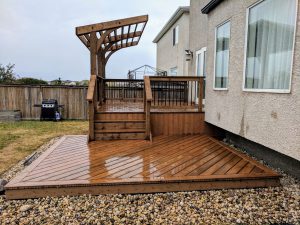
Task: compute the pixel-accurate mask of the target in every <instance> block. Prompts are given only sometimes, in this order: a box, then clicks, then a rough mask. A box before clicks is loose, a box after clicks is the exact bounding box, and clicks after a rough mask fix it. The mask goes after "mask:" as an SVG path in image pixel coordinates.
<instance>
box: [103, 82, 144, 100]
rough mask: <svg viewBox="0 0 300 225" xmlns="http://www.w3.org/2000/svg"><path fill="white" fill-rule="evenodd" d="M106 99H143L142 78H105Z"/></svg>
mask: <svg viewBox="0 0 300 225" xmlns="http://www.w3.org/2000/svg"><path fill="white" fill-rule="evenodd" d="M104 87H105V99H106V100H133V101H139V100H140V101H143V94H144V93H143V91H144V80H128V79H105V80H104Z"/></svg>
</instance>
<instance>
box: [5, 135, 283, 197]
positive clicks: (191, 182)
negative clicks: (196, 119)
mask: <svg viewBox="0 0 300 225" xmlns="http://www.w3.org/2000/svg"><path fill="white" fill-rule="evenodd" d="M279 177H280V176H279V175H278V174H277V173H276V172H274V171H272V170H271V169H269V168H267V167H265V166H264V165H262V164H260V163H258V162H256V161H254V160H253V159H251V158H250V157H248V156H246V155H245V154H243V153H241V152H238V151H236V150H235V149H233V148H231V147H228V146H227V145H225V144H224V143H221V142H220V141H218V140H216V139H214V138H212V137H209V136H206V135H190V136H159V137H155V138H154V140H153V142H150V141H145V140H135V141H128V140H113V141H96V142H91V143H89V144H88V143H87V137H86V136H65V137H63V138H61V140H59V141H58V142H57V143H55V144H54V145H53V146H52V147H51V148H50V149H48V150H47V151H46V152H44V153H43V154H42V155H41V156H40V157H39V158H38V159H37V160H36V161H34V162H33V163H32V164H31V165H30V166H28V167H27V168H26V169H25V170H24V171H23V172H22V173H21V174H20V175H18V176H17V177H16V178H14V179H13V180H12V181H11V182H10V183H9V184H7V185H6V187H5V189H6V195H7V198H8V199H22V198H35V197H44V196H47V195H51V196H61V195H77V194H107V193H151V192H166V191H189V190H208V189H220V188H247V187H267V186H276V185H280V182H279ZM55 190H56V191H55Z"/></svg>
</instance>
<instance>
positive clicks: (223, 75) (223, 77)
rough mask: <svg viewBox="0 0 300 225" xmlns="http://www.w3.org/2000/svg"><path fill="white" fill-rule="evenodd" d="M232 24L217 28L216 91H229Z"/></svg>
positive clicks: (224, 24)
mask: <svg viewBox="0 0 300 225" xmlns="http://www.w3.org/2000/svg"><path fill="white" fill-rule="evenodd" d="M229 39H230V22H229V21H228V22H226V23H223V24H222V25H220V26H218V27H217V28H216V52H215V81H214V87H215V89H227V85H228V64H229Z"/></svg>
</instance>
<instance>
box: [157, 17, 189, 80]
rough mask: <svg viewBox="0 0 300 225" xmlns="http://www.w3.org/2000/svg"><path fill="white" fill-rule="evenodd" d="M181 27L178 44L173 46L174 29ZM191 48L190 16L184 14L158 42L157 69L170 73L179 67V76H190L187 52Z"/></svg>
mask: <svg viewBox="0 0 300 225" xmlns="http://www.w3.org/2000/svg"><path fill="white" fill-rule="evenodd" d="M176 26H179V38H178V44H176V45H175V46H173V41H172V40H173V28H175V27H176ZM188 46H189V14H188V13H184V14H183V15H182V16H181V17H180V18H179V19H178V20H177V21H176V22H175V23H174V24H173V25H172V26H171V27H170V29H169V30H168V31H167V32H166V33H165V34H164V35H163V36H162V38H161V39H160V40H159V41H158V42H157V48H156V49H157V52H156V67H157V68H159V69H162V70H166V71H168V74H169V73H170V69H171V68H174V67H177V75H179V76H186V75H188V63H187V62H186V61H185V50H186V49H188Z"/></svg>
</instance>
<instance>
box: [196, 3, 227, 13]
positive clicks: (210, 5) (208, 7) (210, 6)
mask: <svg viewBox="0 0 300 225" xmlns="http://www.w3.org/2000/svg"><path fill="white" fill-rule="evenodd" d="M221 2H223V0H211V1H210V2H209V3H208V4H207V5H206V6H204V8H202V9H201V12H202V13H203V14H208V13H209V12H210V11H212V10H213V9H214V8H216V7H217V6H218V5H219V4H220V3H221Z"/></svg>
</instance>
